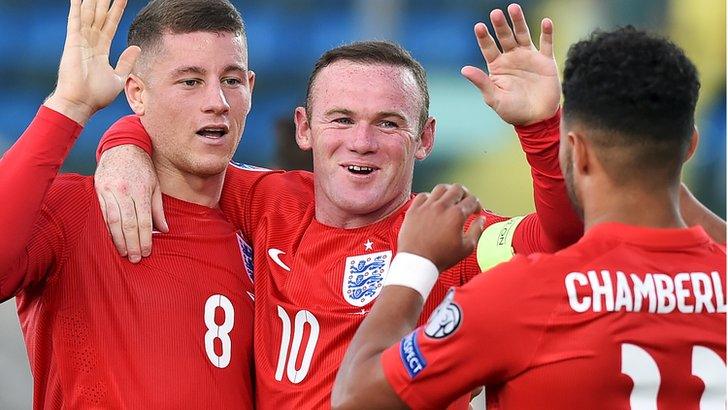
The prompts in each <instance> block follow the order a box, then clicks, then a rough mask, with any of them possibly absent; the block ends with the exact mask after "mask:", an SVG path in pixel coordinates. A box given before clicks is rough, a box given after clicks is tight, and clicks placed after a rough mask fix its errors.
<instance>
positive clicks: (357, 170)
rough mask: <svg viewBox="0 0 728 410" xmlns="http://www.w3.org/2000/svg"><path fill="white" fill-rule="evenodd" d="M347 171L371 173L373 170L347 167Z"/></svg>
mask: <svg viewBox="0 0 728 410" xmlns="http://www.w3.org/2000/svg"><path fill="white" fill-rule="evenodd" d="M349 171H355V172H372V171H374V168H369V167H360V166H358V165H349Z"/></svg>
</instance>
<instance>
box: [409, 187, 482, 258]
mask: <svg viewBox="0 0 728 410" xmlns="http://www.w3.org/2000/svg"><path fill="white" fill-rule="evenodd" d="M481 209H482V208H481V206H480V202H479V201H478V198H476V197H474V196H473V195H471V194H470V193H469V192H468V190H467V189H465V188H464V187H463V186H462V185H459V184H454V185H438V186H436V187H435V189H433V190H432V193H430V194H419V195H417V197H416V198H415V199H414V200H413V201H412V205H411V206H410V208H409V209H408V210H407V214H406V215H405V218H404V223H403V224H402V228H401V229H400V231H399V238H398V249H397V250H398V251H399V252H409V253H413V254H415V255H419V256H422V257H424V258H427V259H429V260H431V261H432V263H434V264H435V266H437V268H438V269H439V270H440V272H442V271H443V270H445V269H447V268H449V267H451V266H453V265H455V264H456V263H458V262H459V261H460V260H462V259H463V258H465V257H466V256H468V255H470V254H471V253H472V252H473V251H474V250H475V247H476V245H477V243H478V238H480V235H481V234H482V233H483V224H484V220H483V217H479V218H477V219H475V220H474V221H473V223H472V224H471V225H470V228H468V230H467V231H465V232H464V231H463V228H464V226H465V222H466V221H467V220H468V218H469V217H470V216H471V215H473V214H475V213H478V212H480V211H481Z"/></svg>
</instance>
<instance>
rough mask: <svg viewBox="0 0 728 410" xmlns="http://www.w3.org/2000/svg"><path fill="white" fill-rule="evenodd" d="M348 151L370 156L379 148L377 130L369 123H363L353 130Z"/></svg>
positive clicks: (348, 142)
mask: <svg viewBox="0 0 728 410" xmlns="http://www.w3.org/2000/svg"><path fill="white" fill-rule="evenodd" d="M347 145H348V149H349V150H350V151H353V152H356V153H357V154H369V153H372V152H376V151H377V149H378V148H379V144H378V143H377V137H376V135H375V130H374V129H373V128H372V127H371V126H370V125H369V124H367V123H364V122H361V123H359V124H357V126H356V127H354V129H353V135H351V136H350V137H349V139H348V140H347Z"/></svg>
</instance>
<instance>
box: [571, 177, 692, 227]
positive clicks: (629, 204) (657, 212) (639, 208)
mask: <svg viewBox="0 0 728 410" xmlns="http://www.w3.org/2000/svg"><path fill="white" fill-rule="evenodd" d="M600 185H601V186H598V188H599V189H587V190H585V191H584V195H582V197H583V198H585V199H584V202H583V204H584V229H585V230H587V231H588V230H589V229H590V228H591V227H593V226H595V225H598V224H601V223H605V222H619V223H623V224H627V225H635V226H644V227H650V228H685V227H687V225H686V224H685V221H684V220H683V219H682V216H681V214H680V202H679V193H680V185H679V184H678V183H675V184H672V185H670V186H667V187H665V186H661V187H650V188H645V187H644V186H639V187H637V186H628V187H623V186H622V187H615V186H610V187H609V188H607V189H605V185H606V184H600ZM595 188H596V187H595Z"/></svg>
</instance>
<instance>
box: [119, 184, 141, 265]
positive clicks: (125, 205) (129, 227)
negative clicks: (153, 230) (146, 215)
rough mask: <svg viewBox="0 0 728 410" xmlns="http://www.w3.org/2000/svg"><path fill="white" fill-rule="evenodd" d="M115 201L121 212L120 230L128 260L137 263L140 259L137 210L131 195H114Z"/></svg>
mask: <svg viewBox="0 0 728 410" xmlns="http://www.w3.org/2000/svg"><path fill="white" fill-rule="evenodd" d="M115 200H116V203H117V204H119V212H120V213H121V232H122V234H123V236H124V242H125V243H126V251H127V253H128V255H129V261H130V262H132V263H137V262H139V261H140V260H142V250H141V241H140V239H139V222H138V220H137V210H136V205H135V204H134V200H133V199H132V198H131V196H122V195H119V196H115Z"/></svg>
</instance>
